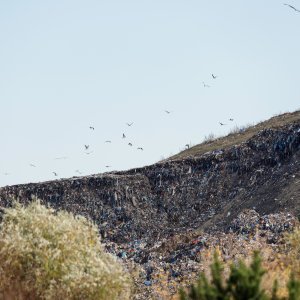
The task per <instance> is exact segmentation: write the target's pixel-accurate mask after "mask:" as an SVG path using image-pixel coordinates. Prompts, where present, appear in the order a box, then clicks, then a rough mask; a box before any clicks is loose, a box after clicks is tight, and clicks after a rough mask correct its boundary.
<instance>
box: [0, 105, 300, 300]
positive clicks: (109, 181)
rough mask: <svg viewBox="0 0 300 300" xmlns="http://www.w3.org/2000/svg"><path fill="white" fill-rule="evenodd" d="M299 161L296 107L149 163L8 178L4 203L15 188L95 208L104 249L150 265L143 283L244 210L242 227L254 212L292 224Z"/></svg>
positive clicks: (88, 211) (23, 195)
mask: <svg viewBox="0 0 300 300" xmlns="http://www.w3.org/2000/svg"><path fill="white" fill-rule="evenodd" d="M299 161H300V112H299V111H297V112H294V113H288V114H283V115H280V116H277V117H274V118H271V119H270V120H268V121H265V122H262V123H259V124H258V125H256V126H253V127H250V128H248V129H246V130H245V131H243V132H239V133H235V134H230V135H228V136H226V137H223V138H220V139H217V140H215V141H213V142H211V143H203V144H200V145H197V146H194V147H192V148H191V149H188V150H186V151H183V152H181V153H179V154H177V155H175V156H174V157H171V158H170V159H168V160H165V161H162V162H159V163H157V164H154V165H151V166H146V167H143V168H138V169H132V170H128V171H123V172H112V173H105V174H97V175H91V176H86V177H72V178H70V179H62V180H56V181H49V182H44V183H34V184H25V185H15V186H8V187H4V188H1V189H0V203H1V205H2V206H9V205H10V204H11V201H12V199H13V198H18V199H19V201H21V202H24V203H26V202H28V201H31V199H33V198H34V197H38V198H40V199H42V200H43V201H44V202H47V203H50V204H51V205H52V206H53V207H55V208H57V209H66V210H68V211H72V212H74V213H76V214H81V215H85V216H87V217H89V218H91V219H92V220H94V221H95V222H96V223H97V224H98V226H99V230H100V232H101V235H102V237H103V241H104V242H105V243H106V245H107V249H108V250H109V251H110V252H113V253H116V254H117V255H119V256H120V257H122V258H123V259H124V260H127V259H129V260H130V259H131V260H133V261H134V262H135V263H137V264H139V265H140V266H143V268H144V271H143V272H144V273H145V274H146V275H140V276H141V278H143V279H142V281H141V282H142V283H144V285H145V286H146V288H148V285H150V286H151V285H152V284H154V283H152V282H151V280H152V279H151V278H152V277H151V276H150V275H149V276H150V277H149V276H148V275H147V272H148V271H147V270H148V268H150V267H151V268H152V269H155V268H156V270H159V268H161V267H162V266H168V267H166V268H167V271H168V272H171V275H172V274H173V273H172V272H173V271H174V270H175V269H176V270H177V271H178V272H179V273H180V274H181V273H182V274H183V273H184V269H185V270H186V269H189V268H187V267H186V266H185V267H183V264H182V262H183V261H184V262H186V261H187V260H188V261H190V260H192V261H194V262H195V261H196V258H195V257H194V256H191V251H194V250H193V249H196V248H195V247H196V246H197V247H198V248H197V249H198V250H197V251H198V252H199V251H200V250H201V249H202V248H203V247H204V245H206V246H207V245H210V244H216V243H217V242H216V237H217V236H218V234H220V232H223V233H224V234H225V233H226V234H227V233H228V232H229V231H230V232H232V231H235V230H237V228H241V226H240V225H239V226H237V225H236V224H240V221H239V220H241V216H244V217H242V218H244V219H246V221H243V222H246V223H245V224H244V227H247V226H250V225H251V224H252V223H251V222H252V221H251V220H256V222H258V223H261V222H262V223H263V222H265V223H268V224H269V223H270V222H271V221H270V220H275V221H272V222H273V223H274V226H273V227H272V228H273V229H274V228H277V227H278V228H281V227H282V224H283V223H287V224H290V223H289V222H290V220H293V221H292V223H293V224H294V223H295V218H294V217H292V216H291V215H289V213H292V215H294V216H298V215H300V198H299V195H300V164H299ZM247 209H248V210H247ZM245 210H246V212H248V213H246V215H245V213H244V212H245ZM266 215H269V217H265V216H266ZM245 216H246V217H245ZM247 216H250V217H249V218H248V217H247ZM247 218H248V219H247ZM237 220H238V221H237ZM247 220H248V221H247ZM250 221H251V222H250ZM247 222H248V223H247ZM249 222H250V223H251V224H250V223H249ZM258 223H257V224H258ZM249 224H250V225H249ZM251 226H252V225H251ZM251 226H250V227H251ZM276 226H277V227H276ZM290 226H292V225H291V224H290V225H289V226H287V228H289V227H290ZM284 228H285V227H284ZM273 229H272V230H273ZM262 230H263V228H262ZM264 230H265V229H264ZM272 230H271V231H270V232H271V237H270V236H269V235H268V234H267V235H265V236H266V239H269V238H271V239H274V236H273V235H272V234H273V233H274V232H275V233H277V232H278V230H277V231H276V230H275V231H274V232H273V231H272ZM237 231H238V230H237ZM281 231H282V230H281ZM204 232H205V233H204ZM200 236H201V238H200ZM203 238H204V239H205V241H206V242H205V243H204V242H203ZM231 239H232V240H234V239H236V237H235V238H234V237H231ZM275 239H277V237H276V238H275ZM195 240H196V241H197V242H196V243H194V241H195ZM217 240H218V243H221V241H222V239H221V238H218V239H217ZM193 243H194V244H193ZM232 244H234V242H232ZM195 245H196V246H195ZM206 246H205V247H206ZM228 247H229V246H228ZM195 251H196V250H195ZM224 251H225V252H226V251H227V252H228V249H227V250H224ZM228 255H229V254H228ZM192 257H194V259H193V258H192ZM170 264H171V266H172V268H171V269H172V270H173V271H170V268H169V267H170ZM159 266H160V267H159ZM191 266H192V268H194V266H193V264H191ZM152 269H151V270H152ZM189 270H190V269H189ZM164 271H165V272H167V271H166V270H164ZM177 271H176V272H177ZM153 272H154V271H153V270H152V271H151V272H150V274H152V273H153ZM157 272H158V271H157ZM195 272H196V271H195ZM144 273H143V274H144ZM154 273H155V272H154ZM143 276H144V277H143ZM147 276H148V277H147ZM171 277H172V276H171ZM177 277H178V276H177ZM177 277H176V276H174V280H177V279H178V278H177ZM149 278H150V279H149ZM148 279H149V280H148ZM144 280H145V281H147V280H148V281H149V282H150V284H148V283H145V281H144ZM171 292H172V289H171ZM173 292H174V290H173ZM149 293H150V294H151V292H149ZM147 297H148V296H147ZM149 297H150V296H149ZM141 299H143V298H141Z"/></svg>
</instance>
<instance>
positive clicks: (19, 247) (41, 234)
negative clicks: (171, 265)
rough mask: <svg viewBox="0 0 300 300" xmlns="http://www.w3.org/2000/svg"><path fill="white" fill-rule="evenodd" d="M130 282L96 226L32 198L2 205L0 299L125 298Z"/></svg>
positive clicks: (127, 295) (127, 296) (128, 292)
mask: <svg viewBox="0 0 300 300" xmlns="http://www.w3.org/2000/svg"><path fill="white" fill-rule="evenodd" d="M129 297H130V281H129V278H128V277H127V276H126V275H125V273H124V271H123V269H122V267H121V266H120V264H119V263H118V262H117V261H116V260H115V259H114V257H112V256H111V255H109V254H107V253H105V252H104V250H103V248H102V245H101V243H100V239H99V236H98V230H97V227H96V226H95V225H94V224H92V223H90V222H89V221H87V220H86V219H85V218H83V217H75V216H73V215H72V214H70V213H67V212H64V211H60V212H55V211H54V210H53V209H50V208H46V207H45V206H43V205H41V204H40V203H39V202H38V201H34V202H32V203H31V204H29V205H28V206H27V207H26V208H25V207H23V206H21V205H20V204H15V206H14V207H13V208H8V209H5V214H4V218H3V221H2V224H1V230H0V299H1V298H2V299H129Z"/></svg>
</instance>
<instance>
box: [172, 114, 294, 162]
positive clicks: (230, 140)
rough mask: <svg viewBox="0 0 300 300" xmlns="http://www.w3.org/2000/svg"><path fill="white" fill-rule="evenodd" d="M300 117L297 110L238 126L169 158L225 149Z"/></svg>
mask: <svg viewBox="0 0 300 300" xmlns="http://www.w3.org/2000/svg"><path fill="white" fill-rule="evenodd" d="M299 119H300V111H299V110H298V111H295V112H293V113H285V114H281V115H278V116H275V117H273V118H271V119H269V120H266V121H264V122H260V123H258V124H257V125H253V126H250V127H247V128H244V127H243V126H242V127H240V128H238V127H237V128H236V129H235V130H233V131H234V133H230V134H228V135H227V136H225V137H220V138H217V139H215V140H213V141H211V142H204V143H201V144H199V145H195V146H193V147H191V148H189V149H187V150H184V151H182V152H180V153H178V154H176V155H173V156H172V157H170V158H169V159H168V160H173V159H182V158H186V157H189V156H198V155H201V154H203V153H206V152H209V151H214V150H217V149H220V148H222V149H225V148H228V147H232V146H234V145H239V144H241V143H243V142H245V141H247V140H248V139H250V138H251V137H252V136H254V135H255V134H257V133H258V132H259V131H260V130H264V129H267V128H274V129H275V128H278V127H281V126H284V125H287V124H289V123H293V122H297V121H299Z"/></svg>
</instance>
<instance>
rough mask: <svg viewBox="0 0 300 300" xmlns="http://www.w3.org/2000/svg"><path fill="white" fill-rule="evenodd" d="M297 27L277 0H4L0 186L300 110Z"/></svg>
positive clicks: (155, 157) (127, 162)
mask: <svg viewBox="0 0 300 300" xmlns="http://www.w3.org/2000/svg"><path fill="white" fill-rule="evenodd" d="M287 3H288V4H291V5H293V6H295V7H297V8H299V9H300V1H299V0H289V2H287ZM299 37H300V13H299V12H296V11H294V10H293V9H291V8H290V7H288V6H286V5H284V4H283V2H281V1H277V0H263V1H261V0H252V1H241V0H240V1H238V0H228V1H224V0H210V1H208V0H207V1H204V0H197V1H196V0H195V1H194V0H181V1H178V0H172V1H169V0H152V1H144V0H136V1H131V0H129V1H121V0H119V1H117V0H111V1H101V0H97V1H96V0H95V1H93V0H87V1H77V0H60V1H58V0H56V1H55V0H53V1H32V0H28V1H20V0H19V1H17V0H11V1H4V0H2V1H1V0H0V41H1V42H0V113H1V117H0V138H1V141H2V143H1V150H0V187H1V186H5V185H12V184H21V183H28V182H40V181H46V180H54V179H58V178H69V177H72V176H84V175H89V174H97V173H102V172H107V171H112V170H126V169H130V168H136V167H142V166H145V165H149V164H153V163H155V162H157V161H159V160H161V159H163V158H167V157H169V156H170V155H172V154H176V153H178V152H179V151H180V150H182V149H184V147H185V145H186V144H191V145H195V144H198V143H200V142H201V141H203V139H204V138H205V136H207V135H209V134H211V133H213V134H215V135H217V136H221V135H225V134H227V133H228V132H229V131H230V130H231V129H232V128H233V127H234V126H242V125H245V124H249V123H250V124H252V123H257V122H259V121H262V120H264V119H267V118H270V117H272V116H274V115H275V114H279V113H284V112H287V111H294V110H297V109H299V108H300V84H299V82H300V59H299V53H300V38H299ZM212 74H214V75H216V76H217V78H216V79H214V78H213V77H212ZM203 82H204V83H205V84H206V85H209V87H204V85H203ZM166 110H167V111H170V113H169V114H168V113H166V112H165V111H166ZM229 118H233V119H234V121H229ZM131 122H133V124H132V126H128V125H127V124H126V123H131ZM219 122H222V123H225V124H227V125H224V126H220V124H219ZM90 126H92V127H94V130H92V129H90V128H89V127H90ZM123 133H124V134H125V135H126V138H124V139H123V138H122V136H123ZM106 140H111V143H105V141H106ZM128 143H132V145H133V146H129V145H128ZM84 145H89V149H88V150H87V151H86V150H85V146H84ZM138 147H142V148H143V151H142V150H138V149H137V148H138ZM88 153H89V154H88ZM31 164H32V165H34V166H31ZM106 166H110V167H106ZM53 172H56V173H57V176H55V175H54V173H53Z"/></svg>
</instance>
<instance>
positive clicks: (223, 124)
mask: <svg viewBox="0 0 300 300" xmlns="http://www.w3.org/2000/svg"><path fill="white" fill-rule="evenodd" d="M283 5H285V6H288V7H289V8H291V9H292V10H294V11H295V12H298V13H300V10H299V9H297V8H296V7H294V6H293V5H291V4H288V3H283ZM211 76H212V78H213V80H215V79H217V78H218V76H216V75H215V74H211ZM202 84H203V87H204V88H210V85H208V84H207V83H206V82H204V81H202ZM164 112H165V113H166V114H171V113H172V111H170V110H165V111H164ZM228 121H229V122H233V121H234V119H233V118H230V119H228ZM219 124H220V126H226V125H228V124H225V123H223V122H219ZM126 125H127V126H128V127H131V126H132V125H133V122H131V123H126ZM89 129H90V130H95V127H94V126H89ZM122 139H126V135H125V133H123V135H122ZM105 143H112V141H111V140H106V141H105ZM128 146H130V147H133V144H132V143H131V142H128ZM185 148H186V149H189V148H190V144H186V145H185ZM89 149H90V145H84V150H85V154H87V155H89V154H92V153H93V151H89ZM137 150H140V151H143V150H144V149H143V147H137ZM67 158H68V157H66V156H62V157H56V158H55V159H56V160H61V159H67ZM29 166H30V167H32V168H36V167H37V166H36V165H35V164H33V163H30V164H29ZM105 167H106V168H111V166H110V165H106V166H105ZM75 173H77V174H82V172H81V171H80V170H76V171H75ZM52 174H53V175H54V176H55V177H57V176H58V173H57V172H55V171H53V172H52ZM3 175H5V176H8V175H10V173H8V172H5V173H3Z"/></svg>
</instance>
